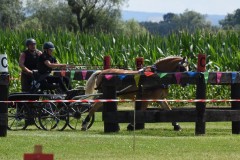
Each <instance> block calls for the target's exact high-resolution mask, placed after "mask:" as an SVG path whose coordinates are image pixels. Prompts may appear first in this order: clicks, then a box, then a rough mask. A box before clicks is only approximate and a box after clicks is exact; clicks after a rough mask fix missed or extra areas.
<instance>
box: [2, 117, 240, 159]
mask: <svg viewBox="0 0 240 160" xmlns="http://www.w3.org/2000/svg"><path fill="white" fill-rule="evenodd" d="M181 126H182V128H183V130H182V131H181V132H175V131H173V130H172V126H171V124H170V123H152V124H149V123H148V124H146V125H145V127H146V129H145V130H141V131H135V132H129V131H127V130H126V127H127V124H120V127H121V130H120V131H119V132H118V133H111V134H110V133H109V134H106V133H104V132H103V123H102V121H101V115H100V114H99V113H98V115H97V120H96V122H95V123H94V125H93V126H92V128H91V129H90V130H88V131H87V132H82V131H72V130H70V129H66V130H64V131H61V132H60V131H41V130H37V129H35V128H34V127H30V128H29V129H27V130H25V131H8V135H7V137H4V138H0V141H1V145H0V151H1V152H0V159H1V160H20V159H23V154H24V153H32V152H33V147H34V145H36V144H41V145H43V152H44V153H53V154H54V159H55V160H66V159H68V160H78V159H113V160H115V159H119V160H120V159H164V160H168V159H174V160H175V159H189V160H190V159H191V160H192V159H208V160H209V159H217V160H221V159H224V160H225V159H231V160H233V159H240V152H239V150H240V135H232V134H231V122H218V123H207V125H206V135H205V136H195V135H194V132H195V129H194V127H195V124H194V123H181Z"/></svg>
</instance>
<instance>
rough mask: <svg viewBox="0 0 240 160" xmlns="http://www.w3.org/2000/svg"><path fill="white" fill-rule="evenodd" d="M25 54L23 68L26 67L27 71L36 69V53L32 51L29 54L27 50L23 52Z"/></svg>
mask: <svg viewBox="0 0 240 160" xmlns="http://www.w3.org/2000/svg"><path fill="white" fill-rule="evenodd" d="M24 53H25V61H24V66H25V67H27V68H28V69H29V70H34V69H37V62H38V57H39V55H38V51H37V50H36V51H34V52H33V53H30V52H29V50H26V51H24Z"/></svg>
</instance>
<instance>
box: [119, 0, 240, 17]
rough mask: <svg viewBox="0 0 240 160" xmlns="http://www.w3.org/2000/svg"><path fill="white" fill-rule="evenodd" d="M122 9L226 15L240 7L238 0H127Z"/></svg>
mask: <svg viewBox="0 0 240 160" xmlns="http://www.w3.org/2000/svg"><path fill="white" fill-rule="evenodd" d="M127 3H128V5H124V6H123V8H122V9H123V10H128V11H143V12H159V13H169V12H172V13H183V12H184V11H185V10H186V9H188V10H193V11H196V12H198V13H201V14H216V15H227V14H228V13H231V14H233V12H234V11H235V10H236V9H238V8H239V9H240V0H128V2H127Z"/></svg>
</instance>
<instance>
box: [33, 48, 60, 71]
mask: <svg viewBox="0 0 240 160" xmlns="http://www.w3.org/2000/svg"><path fill="white" fill-rule="evenodd" d="M46 60H48V61H50V63H57V60H56V58H54V57H53V56H51V55H49V54H47V53H45V52H44V53H43V54H41V55H40V57H39V59H38V65H37V67H38V73H40V74H46V73H51V71H52V68H50V67H48V66H46V65H45V63H44V62H45V61H46Z"/></svg>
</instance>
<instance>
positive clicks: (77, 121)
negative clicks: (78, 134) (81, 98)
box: [68, 102, 95, 130]
mask: <svg viewBox="0 0 240 160" xmlns="http://www.w3.org/2000/svg"><path fill="white" fill-rule="evenodd" d="M90 109H91V105H90V104H86V103H79V102H74V103H71V104H70V105H69V123H68V126H69V127H70V128H71V129H73V130H81V128H82V122H83V120H84V119H85V118H86V116H87V115H88V112H89V110H90ZM94 119H95V115H93V116H92V117H91V119H90V121H89V124H88V126H87V129H89V128H90V127H91V126H92V124H93V123H94Z"/></svg>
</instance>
